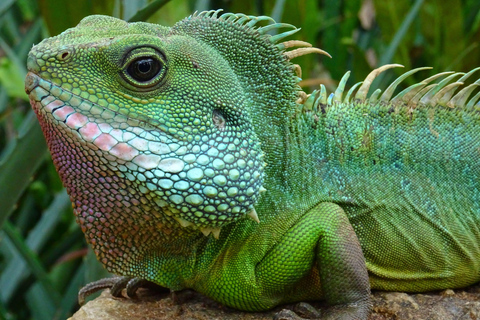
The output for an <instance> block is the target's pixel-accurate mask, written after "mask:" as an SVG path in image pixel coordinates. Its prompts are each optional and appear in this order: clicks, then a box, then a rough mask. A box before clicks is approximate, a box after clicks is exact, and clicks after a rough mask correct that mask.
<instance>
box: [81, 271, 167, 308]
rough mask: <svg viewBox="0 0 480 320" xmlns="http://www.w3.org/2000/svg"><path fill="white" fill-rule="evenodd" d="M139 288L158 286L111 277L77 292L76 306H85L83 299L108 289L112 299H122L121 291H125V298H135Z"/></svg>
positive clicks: (133, 279) (139, 280)
mask: <svg viewBox="0 0 480 320" xmlns="http://www.w3.org/2000/svg"><path fill="white" fill-rule="evenodd" d="M140 287H156V288H158V287H159V286H158V285H156V284H154V283H152V282H150V281H147V280H143V279H139V278H131V277H112V278H104V279H100V280H97V281H94V282H91V283H89V284H87V285H86V286H84V287H83V288H82V289H80V291H79V292H78V304H79V305H80V306H82V305H84V304H85V298H86V297H88V296H89V295H91V294H93V293H95V292H97V291H100V290H103V289H107V288H110V293H111V294H112V296H114V297H117V298H118V297H122V296H123V295H122V291H123V289H127V296H128V297H129V298H136V296H137V290H138V288H140Z"/></svg>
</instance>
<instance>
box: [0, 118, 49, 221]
mask: <svg viewBox="0 0 480 320" xmlns="http://www.w3.org/2000/svg"><path fill="white" fill-rule="evenodd" d="M5 149H6V150H8V152H7V153H6V154H5V152H4V154H2V157H1V158H0V203H1V204H2V210H1V211H0V227H1V226H2V225H3V223H4V222H5V220H6V219H7V218H8V216H9V215H10V214H11V213H12V211H13V209H15V206H16V202H17V201H18V199H19V198H20V196H21V195H22V193H23V191H24V190H25V188H27V186H28V185H29V184H30V182H31V177H32V175H33V173H34V172H35V171H36V170H37V169H38V167H39V166H40V164H41V163H42V162H43V161H44V160H45V157H46V156H47V154H48V151H47V146H46V144H45V138H44V137H43V133H42V130H41V129H40V125H39V124H38V121H37V119H36V116H35V114H34V113H33V111H30V112H29V114H28V115H27V117H26V118H25V120H24V122H23V124H22V128H21V129H20V132H19V135H18V138H17V139H15V140H12V141H10V142H9V145H8V146H7V147H6V148H5ZM13 181H15V183H12V182H13Z"/></svg>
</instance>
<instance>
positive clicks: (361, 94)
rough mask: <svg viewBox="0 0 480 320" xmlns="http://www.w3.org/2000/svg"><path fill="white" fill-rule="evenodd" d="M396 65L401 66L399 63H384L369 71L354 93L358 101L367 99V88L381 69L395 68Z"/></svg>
mask: <svg viewBox="0 0 480 320" xmlns="http://www.w3.org/2000/svg"><path fill="white" fill-rule="evenodd" d="M396 67H402V68H403V66H402V65H401V64H386V65H384V66H381V67H380V68H377V69H374V70H373V71H372V72H370V73H369V74H368V76H367V77H366V78H365V80H364V81H363V84H362V86H361V87H360V88H359V89H358V91H357V94H356V95H355V99H357V100H360V101H365V100H366V99H367V94H368V90H369V89H370V86H371V85H372V82H373V80H375V78H376V77H377V76H378V75H379V74H380V73H382V72H383V71H385V70H388V69H391V68H396Z"/></svg>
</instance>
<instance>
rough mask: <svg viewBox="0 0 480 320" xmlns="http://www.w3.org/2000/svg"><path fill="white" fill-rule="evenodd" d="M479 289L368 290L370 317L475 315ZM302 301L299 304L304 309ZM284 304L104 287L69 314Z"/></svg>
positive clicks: (194, 317) (99, 319)
mask: <svg viewBox="0 0 480 320" xmlns="http://www.w3.org/2000/svg"><path fill="white" fill-rule="evenodd" d="M479 292H480V285H475V286H472V287H470V288H467V289H465V290H455V292H454V291H453V290H443V291H439V292H433V293H422V294H407V293H401V292H382V291H377V292H373V294H372V303H373V309H372V313H371V315H370V317H369V320H386V319H402V320H408V319H415V320H416V319H429V320H450V319H452V320H453V319H459V320H472V319H480V296H479ZM312 305H313V306H315V307H316V308H319V307H321V304H318V303H312ZM305 307H306V306H305V305H303V309H305ZM285 308H288V309H292V310H295V309H296V308H297V310H298V306H294V305H288V306H279V307H277V308H275V309H273V310H271V311H266V312H255V313H252V312H242V311H238V310H234V309H231V308H228V307H225V306H222V305H221V304H219V303H217V302H215V301H213V300H211V299H209V298H206V297H205V296H202V295H201V294H199V293H196V292H187V293H177V294H176V295H173V296H172V295H171V294H168V293H154V292H152V291H149V290H143V289H141V290H139V293H138V299H134V300H132V299H125V298H114V297H112V296H111V295H110V292H109V290H105V291H104V292H103V293H102V294H101V295H100V297H98V298H96V299H94V300H92V301H90V302H88V303H87V304H86V305H84V306H83V307H82V308H80V310H78V311H77V312H76V313H75V314H74V315H73V316H72V317H71V318H70V319H69V320H93V319H95V320H104V319H105V320H106V319H109V320H120V319H158V320H163V319H171V320H180V319H181V320H207V319H208V320H216V319H218V320H267V319H268V320H272V319H273V318H274V316H275V315H276V314H277V313H279V312H280V311H282V310H283V309H285ZM307 309H308V308H307ZM312 314H314V313H312ZM299 319H301V318H300V317H299Z"/></svg>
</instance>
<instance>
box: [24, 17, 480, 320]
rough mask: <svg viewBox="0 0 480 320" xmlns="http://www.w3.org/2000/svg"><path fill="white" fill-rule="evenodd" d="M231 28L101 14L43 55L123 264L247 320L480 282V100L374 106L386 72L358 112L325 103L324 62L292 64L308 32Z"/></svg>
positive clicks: (85, 209)
mask: <svg viewBox="0 0 480 320" xmlns="http://www.w3.org/2000/svg"><path fill="white" fill-rule="evenodd" d="M217 15H218V12H208V13H201V14H199V15H194V16H192V17H189V18H187V19H185V20H184V21H181V22H179V23H177V24H176V25H175V26H174V27H172V28H166V27H162V26H158V25H153V24H148V23H135V24H127V23H125V22H123V21H120V20H118V19H114V18H110V17H102V16H92V17H87V18H85V19H84V20H83V21H82V22H81V23H80V24H79V25H78V26H77V27H76V28H73V29H69V30H67V31H65V32H64V33H62V34H61V35H59V36H57V37H53V38H50V39H46V40H44V41H43V42H42V43H40V44H39V45H37V46H35V47H34V48H33V49H32V51H31V52H30V55H29V58H28V68H29V71H30V73H29V74H28V75H27V79H26V91H27V92H28V93H29V95H30V99H31V103H32V106H33V108H34V110H35V112H36V113H37V115H38V118H39V120H40V123H41V125H42V128H43V131H44V133H45V136H46V138H47V141H48V145H49V148H50V151H51V153H52V156H53V159H54V162H55V165H56V167H57V170H58V172H59V174H60V176H61V178H62V181H63V183H64V185H65V186H66V188H67V190H68V192H69V194H70V196H71V199H72V203H73V206H74V212H75V215H76V217H77V221H78V223H79V224H80V226H81V227H82V230H83V232H84V233H85V236H86V239H87V241H88V242H89V243H90V245H92V247H93V249H94V250H95V253H96V255H97V257H98V259H99V260H100V261H101V262H102V263H103V264H104V265H105V267H106V268H107V269H108V270H109V271H110V272H112V273H115V274H119V275H125V276H130V277H135V278H140V279H145V280H148V281H152V282H155V283H157V284H160V285H162V286H165V287H168V288H171V289H173V290H179V289H182V288H193V289H195V290H197V291H199V292H201V293H204V294H206V295H208V296H210V297H211V298H213V299H215V300H217V301H219V302H221V303H224V304H226V305H229V306H232V307H235V308H239V309H243V310H250V311H254V310H265V309H269V308H272V307H274V306H276V305H278V304H282V303H287V302H296V301H305V300H320V299H326V300H327V301H328V302H329V303H330V304H332V305H337V306H338V308H337V309H333V310H332V313H331V314H330V316H331V317H335V316H339V317H345V318H348V317H354V318H365V317H366V315H367V313H368V305H369V284H370V286H371V287H372V288H375V289H384V290H399V291H415V292H418V291H429V290H435V289H442V288H456V287H463V286H467V285H469V284H472V283H475V282H477V281H478V280H480V274H479V271H480V259H479V258H480V246H479V243H480V241H479V239H480V230H479V228H478V222H479V219H480V207H479V206H480V193H479V172H480V171H479V160H478V159H479V155H480V126H479V123H480V122H479V112H478V110H479V109H478V107H477V106H476V105H475V103H476V100H477V99H478V97H479V96H478V95H477V96H475V97H474V98H472V99H471V100H467V98H468V94H469V93H470V92H471V91H472V89H474V87H475V86H473V85H472V86H469V87H467V89H466V90H463V91H461V92H460V93H458V94H457V95H455V96H453V93H454V91H455V89H456V88H457V87H458V86H459V85H460V84H461V83H460V82H463V80H464V79H463V78H462V79H459V78H460V77H461V76H463V74H455V75H452V76H451V78H449V80H450V83H453V84H447V83H448V81H444V82H440V84H438V85H434V86H427V85H426V83H427V82H428V81H430V80H431V79H427V80H425V81H424V82H422V83H420V84H417V85H415V86H413V87H410V88H409V89H406V91H404V92H402V93H400V94H399V95H398V96H396V97H395V98H391V95H392V93H393V89H394V87H395V86H396V84H397V83H395V84H394V85H393V88H391V89H389V90H386V91H385V93H384V94H383V95H382V96H380V95H379V93H378V92H376V93H374V94H373V95H372V96H371V97H370V98H366V96H367V92H368V88H369V85H370V83H371V80H372V79H373V77H374V76H375V75H376V74H378V73H379V72H380V71H381V70H376V71H374V73H372V74H371V75H370V76H369V77H368V78H367V79H366V80H365V82H364V84H363V85H362V86H361V87H358V86H356V87H355V88H358V90H357V91H356V95H355V97H353V94H352V93H351V92H349V93H348V94H347V95H344V94H343V90H344V87H345V82H346V78H347V77H348V74H347V75H346V77H344V79H342V82H341V83H340V85H339V87H338V89H337V91H336V92H335V93H334V94H332V95H330V96H329V97H328V98H327V95H326V93H325V90H324V88H323V87H322V88H321V90H320V91H315V92H314V93H312V95H310V96H305V95H304V94H303V93H302V92H301V91H300V88H299V87H298V86H297V84H296V83H297V82H298V80H299V79H298V78H297V77H296V76H295V67H294V65H292V64H291V63H290V62H289V59H290V58H293V57H295V56H298V55H301V54H305V53H308V52H313V51H318V49H314V48H300V49H293V50H292V49H290V51H286V52H285V53H284V51H285V49H288V48H291V47H294V46H304V45H305V43H303V42H300V41H289V42H281V41H282V39H283V38H284V37H286V36H289V35H291V34H293V33H294V32H296V31H297V29H294V28H293V29H292V30H289V31H287V32H284V33H280V34H279V35H277V36H273V37H272V36H269V35H268V34H267V31H269V30H271V29H276V28H280V27H289V28H292V26H289V25H285V24H275V23H272V24H269V25H267V26H265V27H261V28H257V27H256V26H255V24H256V23H257V22H259V21H262V20H267V21H268V20H271V19H270V18H267V17H251V16H244V15H240V14H237V15H234V14H224V15H222V16H220V17H217ZM387 67H390V66H387ZM412 72H414V71H412ZM412 72H410V73H408V74H406V75H409V74H411V73H412ZM469 75H470V74H469ZM464 77H466V76H464ZM403 78H404V77H401V78H399V81H400V80H402V79H403ZM454 80H457V81H458V83H456V82H455V81H454ZM399 81H398V82H399ZM352 92H353V91H352ZM452 96H453V97H452ZM299 97H300V98H299ZM447 104H448V105H449V106H446V105H447ZM452 107H453V108H452ZM265 189H266V191H265ZM245 217H251V218H252V219H243V218H245ZM258 219H259V221H260V222H259V223H258V222H257V221H254V220H258ZM217 238H218V239H217ZM357 238H358V239H357ZM358 241H359V242H358ZM360 246H361V248H360ZM362 251H363V255H362ZM367 269H368V275H367ZM342 312H344V313H342Z"/></svg>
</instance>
